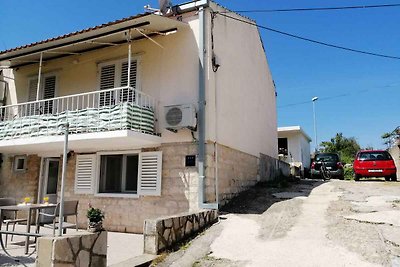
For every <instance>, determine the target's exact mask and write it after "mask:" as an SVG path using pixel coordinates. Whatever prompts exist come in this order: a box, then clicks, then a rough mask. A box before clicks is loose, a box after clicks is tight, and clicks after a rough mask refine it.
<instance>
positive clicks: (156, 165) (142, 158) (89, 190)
mask: <svg viewBox="0 0 400 267" xmlns="http://www.w3.org/2000/svg"><path fill="white" fill-rule="evenodd" d="M96 162H97V164H96ZM96 166H97V167H96ZM161 170H162V152H160V151H156V152H139V151H138V152H135V151H132V152H108V153H107V152H101V153H98V154H91V155H78V156H77V160H76V174H75V193H76V194H79V193H81V194H93V193H95V194H96V195H97V196H108V197H129V196H139V195H143V196H144V195H146V196H160V195H161ZM94 181H97V182H94ZM95 185H96V186H95Z"/></svg>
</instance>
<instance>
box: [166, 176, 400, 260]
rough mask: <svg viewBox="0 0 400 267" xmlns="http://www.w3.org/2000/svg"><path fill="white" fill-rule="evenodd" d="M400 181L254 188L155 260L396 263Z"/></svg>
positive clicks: (399, 257) (399, 238) (399, 255)
mask: <svg viewBox="0 0 400 267" xmlns="http://www.w3.org/2000/svg"><path fill="white" fill-rule="evenodd" d="M399 245H400V183H387V182H384V181H379V180H377V181H370V182H368V181H362V182H357V183H356V182H350V181H337V180H332V181H330V182H326V183H323V182H317V181H310V180H303V181H301V182H300V183H297V184H295V185H293V186H292V187H291V188H289V189H285V190H282V189H272V188H269V187H259V188H254V189H252V190H250V191H249V192H247V193H245V194H242V195H241V196H240V197H239V198H237V199H235V200H234V201H233V203H232V204H231V205H230V206H229V207H226V208H225V214H223V215H222V216H221V221H220V222H219V223H218V224H216V225H214V226H213V227H211V228H210V229H208V230H207V231H206V232H205V234H203V235H201V236H199V237H198V238H196V239H195V240H193V241H192V242H191V244H190V246H189V247H188V248H186V249H185V250H181V251H178V252H176V253H173V254H171V255H169V256H168V257H167V258H166V260H165V261H164V262H163V263H161V264H159V265H160V266H400V247H399Z"/></svg>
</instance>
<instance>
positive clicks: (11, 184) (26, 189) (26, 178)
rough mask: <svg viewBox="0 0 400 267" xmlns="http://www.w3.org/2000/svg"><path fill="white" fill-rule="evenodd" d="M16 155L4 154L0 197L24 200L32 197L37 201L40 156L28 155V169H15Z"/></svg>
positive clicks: (18, 200) (0, 173)
mask: <svg viewBox="0 0 400 267" xmlns="http://www.w3.org/2000/svg"><path fill="white" fill-rule="evenodd" d="M13 164H14V157H13V156H7V155H3V163H2V164H1V169H0V197H12V198H15V199H16V200H17V202H22V201H23V199H24V198H25V197H30V198H31V200H32V201H33V202H36V198H37V194H38V183H39V171H40V158H39V157H38V156H35V155H30V156H28V157H27V165H26V170H25V171H22V172H14V171H13Z"/></svg>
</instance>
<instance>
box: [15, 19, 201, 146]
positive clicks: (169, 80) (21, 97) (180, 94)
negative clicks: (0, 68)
mask: <svg viewBox="0 0 400 267" xmlns="http://www.w3.org/2000/svg"><path fill="white" fill-rule="evenodd" d="M196 17H197V16H196ZM196 17H191V18H190V17H189V18H186V20H187V22H188V23H189V25H190V27H185V28H182V29H180V30H179V31H178V32H177V33H176V34H172V35H168V36H160V37H154V38H153V39H154V40H156V41H157V42H158V43H159V44H161V45H162V46H163V47H164V48H160V47H159V46H157V45H155V44H154V43H153V42H151V41H149V40H147V39H142V40H140V41H135V42H133V43H132V53H133V54H134V55H135V54H137V55H138V56H139V57H140V59H141V61H140V62H141V64H140V88H139V89H140V90H141V91H143V92H144V93H146V94H148V95H150V96H152V97H154V98H155V99H156V100H157V101H158V107H157V113H158V129H159V130H160V131H161V134H162V139H163V140H162V142H163V143H167V142H188V141H192V136H191V134H190V131H188V130H182V131H179V132H178V133H171V132H170V131H167V130H164V128H163V125H164V116H163V114H164V109H163V107H164V106H165V105H173V104H186V103H193V104H196V105H197V102H198V101H197V99H198V32H199V31H198V20H197V19H195V18H196ZM127 56H128V46H127V45H121V46H117V47H109V48H104V49H101V50H95V51H92V52H87V53H84V54H82V55H79V56H69V57H64V58H61V59H57V60H52V61H48V62H46V63H45V64H44V66H43V71H42V73H43V74H46V73H55V74H56V75H57V87H58V88H57V93H56V94H57V96H65V95H71V94H77V93H83V92H90V91H95V90H99V86H98V64H99V63H101V62H105V61H108V60H112V59H118V58H121V59H122V58H127ZM74 62H75V63H74ZM37 73H38V64H33V65H29V66H24V67H20V68H18V69H15V70H14V71H13V74H14V75H15V78H16V83H15V85H16V88H17V89H16V90H12V91H13V92H16V94H15V93H14V96H13V97H11V100H12V102H11V103H21V102H26V101H27V100H28V84H29V79H30V78H31V77H35V76H37Z"/></svg>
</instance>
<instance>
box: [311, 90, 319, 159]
mask: <svg viewBox="0 0 400 267" xmlns="http://www.w3.org/2000/svg"><path fill="white" fill-rule="evenodd" d="M311 100H312V103H313V116H314V137H315V152H317V150H318V139H317V119H316V115H315V101H317V100H318V97H316V96H315V97H313V98H312V99H311Z"/></svg>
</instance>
